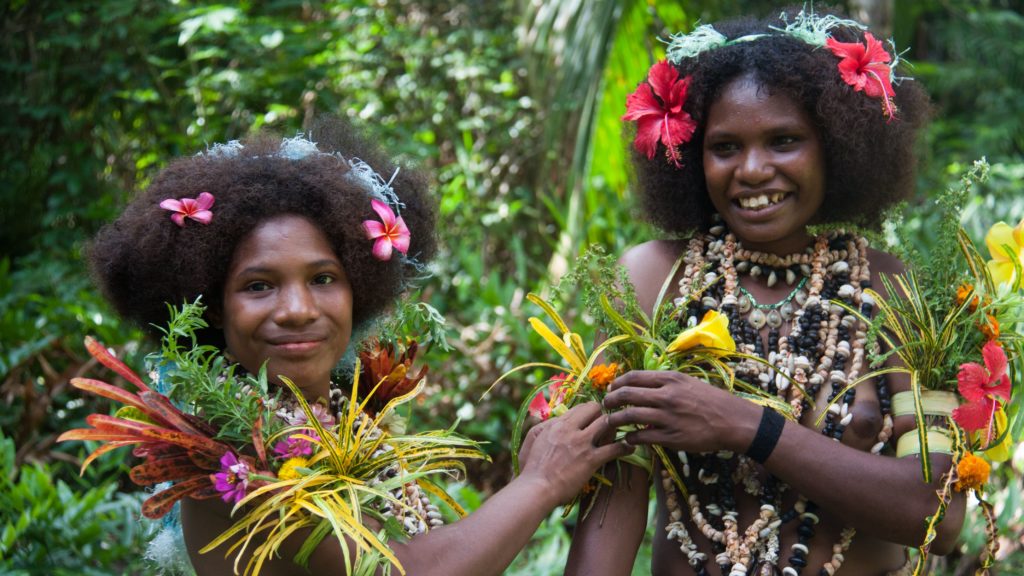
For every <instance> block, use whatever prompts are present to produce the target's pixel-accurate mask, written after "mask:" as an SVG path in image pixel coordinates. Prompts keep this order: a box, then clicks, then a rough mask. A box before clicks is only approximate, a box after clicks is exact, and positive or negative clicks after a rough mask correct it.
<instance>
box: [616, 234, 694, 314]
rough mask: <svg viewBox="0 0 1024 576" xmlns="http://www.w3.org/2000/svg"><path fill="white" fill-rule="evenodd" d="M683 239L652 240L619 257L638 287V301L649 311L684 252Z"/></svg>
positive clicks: (684, 244)
mask: <svg viewBox="0 0 1024 576" xmlns="http://www.w3.org/2000/svg"><path fill="white" fill-rule="evenodd" d="M685 247H686V243H685V242H684V241H682V240H651V241H650V242H644V243H643V244H638V245H636V246H633V247H632V248H630V249H629V250H626V251H625V252H624V253H623V254H622V256H621V257H620V258H619V264H622V265H623V266H624V267H625V268H626V272H627V273H628V274H629V279H630V281H631V282H632V283H633V286H634V287H635V288H636V296H637V300H638V301H639V303H640V306H641V307H643V309H644V311H645V312H647V313H650V312H651V309H652V308H653V307H654V302H655V300H657V298H658V292H660V291H661V287H662V285H664V283H665V280H666V279H667V277H668V275H669V273H670V272H671V271H672V266H673V265H675V263H676V261H677V260H678V259H679V256H680V255H681V254H682V253H683V249H684V248H685Z"/></svg>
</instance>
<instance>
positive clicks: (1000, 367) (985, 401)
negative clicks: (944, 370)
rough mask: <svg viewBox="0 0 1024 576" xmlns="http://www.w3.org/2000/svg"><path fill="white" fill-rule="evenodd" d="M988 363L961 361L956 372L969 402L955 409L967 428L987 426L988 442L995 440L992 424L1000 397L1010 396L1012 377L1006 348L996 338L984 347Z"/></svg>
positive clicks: (961, 424) (986, 439) (982, 352)
mask: <svg viewBox="0 0 1024 576" xmlns="http://www.w3.org/2000/svg"><path fill="white" fill-rule="evenodd" d="M981 356H982V358H984V359H985V366H981V365H980V364H976V363H974V362H969V363H967V364H961V365H960V373H959V374H957V375H956V379H957V383H958V385H959V389H960V395H962V396H963V397H964V398H965V399H966V400H967V404H964V405H963V406H960V407H958V408H956V409H955V410H953V420H954V421H955V422H956V423H957V424H959V425H960V427H961V428H963V429H964V430H967V431H973V430H982V429H984V430H985V441H986V443H988V442H991V440H992V428H993V422H994V420H995V415H996V411H997V410H998V409H999V400H998V398H1001V399H1002V400H1003V401H1009V399H1010V377H1009V375H1007V374H1006V352H1005V351H1003V347H1002V346H1000V345H999V343H998V342H995V341H994V340H990V341H988V342H987V343H986V344H985V346H984V347H983V348H982V349H981Z"/></svg>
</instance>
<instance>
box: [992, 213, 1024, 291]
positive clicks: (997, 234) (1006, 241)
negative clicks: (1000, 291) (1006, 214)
mask: <svg viewBox="0 0 1024 576" xmlns="http://www.w3.org/2000/svg"><path fill="white" fill-rule="evenodd" d="M985 244H986V245H988V253H989V254H990V255H991V256H992V259H991V260H989V261H988V270H989V273H990V274H991V275H992V281H993V282H995V283H996V285H999V284H1003V283H1012V286H1013V289H1014V290H1016V289H1018V288H1020V287H1021V279H1020V278H1018V277H1017V275H1016V266H1020V267H1024V219H1021V221H1020V223H1018V224H1017V226H1016V227H1015V228H1010V225H1009V224H1007V223H1005V222H996V223H995V225H993V226H992V228H991V229H990V230H989V231H988V234H986V235H985ZM1007 247H1009V248H1010V251H1011V252H1012V253H1013V255H1012V257H1011V255H1010V254H1007V251H1006V248H1007ZM1015 263H1016V266H1015Z"/></svg>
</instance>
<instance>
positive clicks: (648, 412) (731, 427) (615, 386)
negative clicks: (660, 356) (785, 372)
mask: <svg viewBox="0 0 1024 576" xmlns="http://www.w3.org/2000/svg"><path fill="white" fill-rule="evenodd" d="M608 390H609V392H608V395H607V396H605V399H604V407H605V408H606V409H608V410H613V412H612V413H611V414H610V415H609V417H608V419H609V422H610V423H611V424H612V426H613V427H615V428H621V427H623V426H627V425H636V426H640V427H642V428H643V429H642V430H637V431H634V432H630V433H628V434H626V441H627V442H629V443H630V444H660V445H662V446H664V447H666V448H669V449H671V450H676V451H679V450H686V451H688V452H710V451H714V450H732V451H736V452H744V451H745V450H746V449H747V448H748V447H749V446H750V442H751V441H752V440H753V438H754V433H755V432H756V431H757V425H758V423H759V422H760V414H761V407H759V406H757V405H755V404H753V403H752V402H747V401H746V400H743V399H741V398H737V397H735V396H732V395H731V394H729V393H728V392H726V391H725V390H721V389H718V388H715V387H714V386H711V385H709V384H707V383H706V382H704V381H702V380H698V379H697V378H693V377H691V376H686V375H683V374H680V373H678V372H672V371H654V370H634V371H632V372H627V373H626V374H623V375H622V376H620V377H618V378H616V379H615V381H614V382H612V383H611V385H610V386H609V387H608ZM620 408H621V409H620ZM617 409H620V410H618V411H614V410H617Z"/></svg>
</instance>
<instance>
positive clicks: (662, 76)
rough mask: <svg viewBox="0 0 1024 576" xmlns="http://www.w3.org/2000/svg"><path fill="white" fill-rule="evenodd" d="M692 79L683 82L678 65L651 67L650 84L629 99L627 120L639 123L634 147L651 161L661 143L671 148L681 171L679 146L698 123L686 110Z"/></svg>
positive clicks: (662, 63) (670, 158) (690, 134)
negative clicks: (677, 68) (684, 109)
mask: <svg viewBox="0 0 1024 576" xmlns="http://www.w3.org/2000/svg"><path fill="white" fill-rule="evenodd" d="M689 86H690V77H689V76H687V77H686V78H683V79H681V80H680V79H679V71H678V70H676V68H675V66H673V65H671V64H669V63H668V62H667V61H665V60H662V61H661V62H658V63H657V64H655V65H654V66H652V67H651V71H650V72H649V73H648V74H647V82H644V83H643V84H640V86H637V89H636V91H635V92H633V93H632V94H630V95H629V96H628V97H626V114H625V115H624V116H623V117H622V119H623V120H636V124H637V126H636V139H635V140H633V145H634V146H635V147H636V149H637V150H638V151H639V152H641V153H642V154H646V155H647V157H648V158H654V154H655V152H657V150H658V142H659V141H660V142H661V143H662V144H664V145H665V147H666V148H667V149H668V158H669V160H670V161H671V162H672V163H673V164H674V165H675V167H676V168H680V167H681V166H682V164H680V163H679V150H678V146H679V145H680V144H684V143H686V142H689V141H690V138H691V137H693V132H694V130H696V129H697V123H696V122H694V120H693V118H691V117H690V115H689V114H688V113H686V112H684V111H683V103H685V102H686V90H687V88H689Z"/></svg>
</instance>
